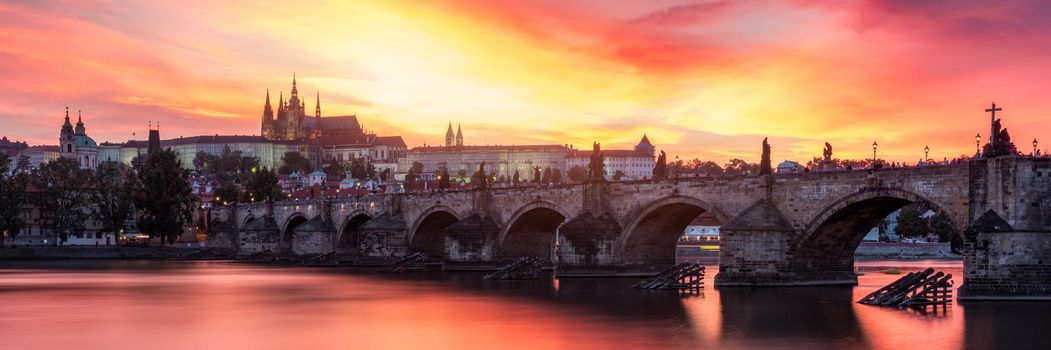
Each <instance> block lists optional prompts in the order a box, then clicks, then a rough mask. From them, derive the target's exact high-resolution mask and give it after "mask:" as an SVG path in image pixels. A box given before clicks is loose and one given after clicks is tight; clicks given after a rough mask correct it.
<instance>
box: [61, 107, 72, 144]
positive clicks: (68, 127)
mask: <svg viewBox="0 0 1051 350" xmlns="http://www.w3.org/2000/svg"><path fill="white" fill-rule="evenodd" d="M61 136H62V137H63V138H65V137H72V136H73V124H70V123H69V107H66V122H65V123H63V124H62V133H61Z"/></svg>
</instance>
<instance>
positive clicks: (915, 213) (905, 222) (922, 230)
mask: <svg viewBox="0 0 1051 350" xmlns="http://www.w3.org/2000/svg"><path fill="white" fill-rule="evenodd" d="M924 212H926V210H925V208H923V207H922V206H920V205H918V204H911V205H907V206H905V207H904V208H901V211H899V212H898V225H897V226H895V227H894V233H896V234H897V235H898V236H901V237H926V236H927V232H928V230H927V219H924V218H922V217H920V215H923V213H924Z"/></svg>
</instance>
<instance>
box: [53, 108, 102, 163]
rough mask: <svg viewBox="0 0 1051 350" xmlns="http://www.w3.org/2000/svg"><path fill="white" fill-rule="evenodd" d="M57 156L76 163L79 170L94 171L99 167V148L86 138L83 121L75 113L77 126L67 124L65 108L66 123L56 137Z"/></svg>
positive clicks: (67, 115)
mask: <svg viewBox="0 0 1051 350" xmlns="http://www.w3.org/2000/svg"><path fill="white" fill-rule="evenodd" d="M58 145H59V156H60V157H62V158H70V159H73V160H75V161H77V164H79V165H80V168H81V169H95V168H97V167H98V165H99V160H98V157H99V146H98V144H96V143H95V140H94V139H92V138H91V137H89V136H88V134H87V131H86V129H85V127H84V121H83V120H82V119H81V117H80V112H79V111H77V126H76V128H74V127H73V125H72V124H70V123H69V108H68V107H67V108H66V122H65V123H63V124H62V131H61V132H60V134H59V137H58Z"/></svg>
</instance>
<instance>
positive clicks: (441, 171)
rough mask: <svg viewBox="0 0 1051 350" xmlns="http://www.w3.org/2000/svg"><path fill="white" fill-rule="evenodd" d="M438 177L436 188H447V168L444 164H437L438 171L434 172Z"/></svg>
mask: <svg viewBox="0 0 1051 350" xmlns="http://www.w3.org/2000/svg"><path fill="white" fill-rule="evenodd" d="M435 177H437V178H438V189H440V190H444V189H447V188H449V185H450V184H449V168H448V167H446V166H445V164H442V165H439V166H438V171H437V172H436V174H435Z"/></svg>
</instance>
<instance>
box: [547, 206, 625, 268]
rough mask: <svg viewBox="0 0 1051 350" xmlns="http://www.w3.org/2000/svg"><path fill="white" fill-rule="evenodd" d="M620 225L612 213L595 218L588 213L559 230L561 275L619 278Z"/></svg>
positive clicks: (570, 221) (559, 266)
mask: <svg viewBox="0 0 1051 350" xmlns="http://www.w3.org/2000/svg"><path fill="white" fill-rule="evenodd" d="M621 230H622V229H621V227H620V224H618V223H617V220H614V219H613V217H611V216H610V215H609V214H602V215H601V216H598V217H595V216H594V215H592V214H591V212H587V211H585V212H584V213H583V214H580V216H577V217H575V218H573V219H572V220H569V221H567V222H566V223H565V224H563V225H562V226H561V227H559V229H558V242H557V245H556V249H557V257H558V261H557V273H556V274H557V275H558V276H560V277H572V276H600V275H615V274H617V269H616V246H617V237H618V236H619V235H620V232H621Z"/></svg>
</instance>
